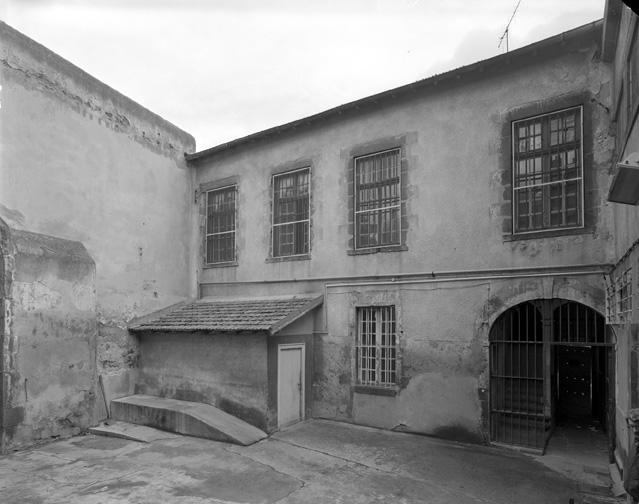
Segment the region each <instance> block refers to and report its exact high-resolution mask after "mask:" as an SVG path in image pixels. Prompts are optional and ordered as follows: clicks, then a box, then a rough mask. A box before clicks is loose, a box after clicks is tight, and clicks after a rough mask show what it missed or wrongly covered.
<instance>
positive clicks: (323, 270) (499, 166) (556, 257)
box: [196, 31, 614, 441]
mask: <svg viewBox="0 0 639 504" xmlns="http://www.w3.org/2000/svg"><path fill="white" fill-rule="evenodd" d="M598 36H599V32H594V31H593V35H592V38H589V39H587V40H583V39H582V40H580V41H579V43H573V42H565V43H562V44H557V47H556V48H555V49H554V50H552V51H551V50H548V51H547V52H545V53H543V54H541V53H540V54H535V55H534V56H531V57H527V58H526V60H525V61H521V60H516V59H513V60H511V61H508V62H504V64H503V65H502V66H501V67H500V69H499V70H495V69H493V70H491V71H486V72H485V73H481V72H477V73H475V74H473V75H462V76H461V77H460V78H459V79H457V80H456V81H455V82H452V83H451V82H447V84H446V85H440V86H433V87H431V88H429V89H427V90H422V91H419V90H417V91H415V92H414V93H412V94H409V95H408V96H407V95H403V96H398V97H396V98H395V99H394V100H385V101H384V102H383V104H381V103H380V104H378V105H372V104H367V105H364V106H362V107H361V108H360V109H359V110H355V111H353V110H350V111H347V112H345V113H344V114H342V115H341V116H339V117H337V118H335V119H331V120H322V121H318V122H317V123H316V124H315V125H313V126H302V127H300V128H298V129H297V130H295V131H292V132H288V133H286V134H282V135H274V136H272V137H269V138H268V139H265V140H262V141H256V142H253V143H249V144H245V145H243V146H242V147H240V148H237V149H233V150H230V151H227V152H222V153H220V154H217V155H215V156H213V157H212V158H209V159H207V160H203V161H201V162H198V164H197V166H196V170H197V184H198V186H201V185H205V184H210V183H214V182H215V181H217V180H223V179H225V178H227V177H234V180H236V181H237V184H238V200H237V231H236V236H237V254H238V256H237V265H235V266H232V267H216V268H204V267H202V266H203V265H202V262H201V258H200V273H199V279H200V282H201V291H202V293H203V295H211V294H213V293H216V294H217V295H221V294H224V293H229V294H233V295H242V294H254V295H261V294H263V293H266V292H270V293H286V294H291V293H296V292H314V291H318V290H320V289H323V290H324V291H325V302H324V307H323V309H322V310H323V311H322V313H321V317H319V318H318V320H319V321H321V325H320V326H319V327H315V333H314V334H315V336H314V361H313V373H314V381H313V410H312V414H313V415H314V416H319V417H328V418H338V419H342V420H347V421H354V422H357V423H363V424H368V425H375V426H378V427H383V428H395V429H402V430H410V431H415V432H423V433H428V434H434V435H440V436H445V437H452V438H456V439H462V440H471V441H483V440H486V439H487V436H488V408H489V391H488V378H489V377H488V367H487V364H488V361H487V359H488V334H489V331H490V326H491V324H492V323H493V322H494V321H495V320H496V318H497V317H498V316H499V314H501V313H503V311H504V310H506V309H507V308H508V307H511V306H514V305H516V304H518V303H520V302H523V301H527V300H531V299H539V298H546V299H547V298H564V299H569V300H572V301H578V302H580V303H583V304H585V305H587V306H590V307H592V308H594V309H595V310H597V311H598V312H599V313H604V290H603V288H604V282H603V276H602V275H601V273H599V272H597V273H592V274H584V273H585V271H584V270H582V271H579V272H577V273H576V274H574V275H571V274H570V273H568V272H565V274H562V273H557V271H556V270H553V271H554V272H553V271H551V270H550V269H549V267H555V266H557V267H566V268H570V267H573V266H575V265H588V264H593V265H603V266H605V265H606V264H607V263H609V262H610V261H611V260H612V259H613V257H614V241H613V236H612V231H613V223H612V212H611V210H610V207H609V205H608V204H607V202H606V191H607V188H608V181H609V168H610V162H611V159H612V154H613V152H612V151H613V147H614V143H613V142H614V137H613V135H612V133H611V132H610V99H611V96H610V94H611V83H610V79H611V75H610V69H609V68H608V66H606V65H605V64H603V63H601V62H600V61H599V59H598V47H597V44H598ZM577 104H581V105H583V108H584V137H583V142H584V160H585V161H584V163H585V188H586V190H585V192H586V194H585V213H586V219H585V224H586V225H585V228H584V230H583V231H580V232H577V233H555V234H552V235H550V236H543V237H531V238H529V239H513V237H512V235H511V211H512V209H511V204H510V199H511V187H510V185H509V184H510V180H511V174H510V173H511V129H510V128H511V121H512V120H513V119H518V118H523V117H526V116H533V115H536V114H539V113H543V112H550V111H553V110H557V109H559V108H563V107H566V106H572V105H577ZM394 142H395V143H396V144H397V145H401V146H402V150H403V157H404V160H403V165H402V167H403V168H405V174H406V177H407V187H406V189H407V193H408V195H407V202H406V206H407V215H406V217H407V219H406V221H407V224H408V231H407V234H406V246H407V250H405V251H399V252H390V253H382V252H380V253H374V254H366V255H353V254H349V253H348V252H349V248H350V243H351V235H350V227H349V205H348V184H349V178H348V174H349V173H350V172H349V165H350V164H351V163H352V158H353V155H354V154H353V153H355V152H357V153H360V154H362V153H363V151H365V150H366V149H367V148H368V149H370V151H369V152H375V151H376V149H378V148H380V147H381V146H386V147H385V148H388V147H389V146H392V144H393V143H394ZM303 166H310V167H311V254H310V256H311V257H310V259H308V260H297V261H280V262H272V261H270V260H268V256H269V247H270V217H269V216H270V204H271V192H272V187H271V176H272V174H273V173H276V172H278V171H280V170H281V169H283V168H298V167H303ZM202 200H203V198H200V203H199V204H200V205H201V204H202ZM524 267H525V268H530V269H529V270H527V271H525V272H524V271H519V270H517V268H524ZM509 268H511V269H510V270H509V272H508V274H507V276H506V277H504V278H503V279H495V278H490V277H491V275H495V274H500V272H501V273H504V269H509ZM599 269H602V268H599ZM430 272H434V273H433V274H432V275H431V274H430ZM439 272H449V277H448V280H445V279H442V280H441V281H438V280H437V279H438V278H439V276H440V275H439ZM465 272H468V273H465ZM477 272H479V273H477ZM378 275H385V278H384V279H382V280H380V279H379V278H376V276H378ZM394 275H397V276H396V277H394V278H393V276H394ZM564 275H565V276H564ZM443 276H446V275H443ZM464 276H469V277H474V278H473V279H472V280H465V281H462V280H461V279H462V278H463V277H464ZM307 279H308V280H307ZM371 304H382V305H390V304H392V305H395V307H396V311H397V316H398V319H399V324H400V329H401V331H400V333H399V341H400V349H401V374H400V375H401V384H400V388H399V391H398V392H397V394H396V395H374V394H370V393H366V394H365V393H361V389H359V388H357V387H355V380H356V372H355V371H356V362H355V355H354V353H355V351H354V348H355V342H356V327H355V316H356V307H357V306H367V305H371ZM324 324H325V325H324Z"/></svg>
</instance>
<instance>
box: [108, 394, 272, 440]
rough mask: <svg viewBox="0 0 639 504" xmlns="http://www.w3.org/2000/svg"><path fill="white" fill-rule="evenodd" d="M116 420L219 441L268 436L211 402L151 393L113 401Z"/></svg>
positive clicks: (112, 406)
mask: <svg viewBox="0 0 639 504" xmlns="http://www.w3.org/2000/svg"><path fill="white" fill-rule="evenodd" d="M111 417H112V418H113V419H114V420H119V421H123V422H129V423H133V424H138V425H147V426H150V427H156V428H158V429H162V430H166V431H170V432H177V433H178V434H186V435H187V436H195V437H201V438H206V439H214V440H216V441H224V442H227V443H235V444H240V445H244V446H247V445H250V444H253V443H256V442H257V441H259V440H261V439H264V438H266V437H267V434H266V433H265V432H263V431H261V430H260V429H258V428H257V427H254V426H253V425H251V424H248V423H246V422H245V421H244V420H240V419H239V418H237V417H234V416H232V415H229V414H228V413H226V412H224V411H222V410H220V409H218V408H216V407H214V406H211V405H210V404H203V403H197V402H190V401H179V400H177V399H167V398H164V397H155V396H149V395H141V394H136V395H131V396H128V397H122V398H119V399H114V400H112V401H111Z"/></svg>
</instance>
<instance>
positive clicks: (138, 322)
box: [127, 299, 195, 331]
mask: <svg viewBox="0 0 639 504" xmlns="http://www.w3.org/2000/svg"><path fill="white" fill-rule="evenodd" d="M194 301H195V300H194V299H189V300H186V301H180V302H179V303H175V304H172V305H169V306H167V307H165V308H162V309H161V310H156V311H154V312H151V313H149V314H147V315H143V316H141V317H135V318H133V319H131V320H130V321H129V323H128V326H127V327H128V329H129V331H138V330H141V329H142V326H143V325H144V324H146V323H147V322H149V321H152V320H156V319H158V318H160V317H162V316H163V315H166V314H168V313H171V312H172V311H174V310H177V309H179V308H182V307H183V306H186V305H187V304H191V303H193V302H194Z"/></svg>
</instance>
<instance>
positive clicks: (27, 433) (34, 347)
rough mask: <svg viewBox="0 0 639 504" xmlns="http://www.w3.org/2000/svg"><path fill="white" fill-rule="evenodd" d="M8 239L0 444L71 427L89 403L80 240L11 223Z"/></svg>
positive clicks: (86, 276) (88, 328)
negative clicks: (10, 257) (8, 320)
mask: <svg viewBox="0 0 639 504" xmlns="http://www.w3.org/2000/svg"><path fill="white" fill-rule="evenodd" d="M11 241H12V244H13V263H14V267H13V271H12V282H11V289H10V291H9V292H8V293H7V294H8V295H7V296H6V297H5V299H4V301H5V302H6V303H7V304H10V306H11V313H12V318H11V323H10V324H9V326H8V327H7V328H6V329H8V330H7V331H5V333H4V337H5V339H6V341H7V345H6V347H5V351H6V355H5V362H6V365H5V367H4V371H5V373H4V392H5V394H6V396H5V397H4V398H3V403H4V404H3V405H4V416H5V418H4V423H3V425H2V427H3V435H4V439H3V448H4V449H10V448H17V447H21V446H25V445H28V444H30V443H32V442H33V441H35V440H39V439H47V438H50V437H58V436H67V435H73V434H78V433H79V432H81V431H82V430H83V429H86V428H87V427H88V426H89V425H91V423H93V422H94V415H95V405H96V366H95V363H96V359H95V353H96V344H97V320H96V302H95V301H96V299H95V264H94V262H93V260H92V259H91V257H90V256H89V255H88V253H87V251H86V249H85V248H84V247H83V246H82V244H81V243H79V242H74V241H70V240H63V239H60V238H55V237H51V236H46V235H42V234H37V233H31V232H26V231H18V230H13V231H11Z"/></svg>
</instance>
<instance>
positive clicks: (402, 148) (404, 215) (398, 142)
mask: <svg viewBox="0 0 639 504" xmlns="http://www.w3.org/2000/svg"><path fill="white" fill-rule="evenodd" d="M413 141H414V140H413ZM393 149H398V150H399V152H400V243H399V244H397V245H385V246H376V247H367V248H357V246H356V230H355V225H356V218H355V162H356V159H357V158H361V157H364V156H369V155H375V154H378V153H381V152H385V151H390V150H393ZM407 150H408V149H407V138H406V136H405V135H401V136H397V137H388V138H382V139H377V140H373V141H371V142H367V143H366V144H362V145H358V146H355V147H353V148H351V150H350V151H349V152H348V153H347V156H346V157H347V158H348V161H347V166H346V185H347V199H348V236H349V240H348V247H347V251H346V252H347V254H348V255H352V256H355V255H365V254H376V253H380V252H404V251H407V250H408V246H407V245H406V240H407V237H408V212H407V204H408V159H409V157H408V152H407Z"/></svg>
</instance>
